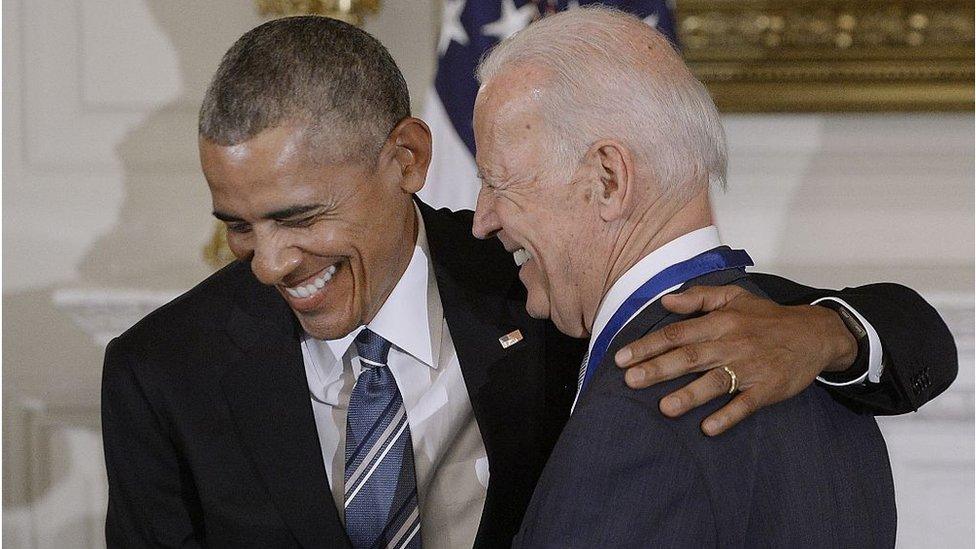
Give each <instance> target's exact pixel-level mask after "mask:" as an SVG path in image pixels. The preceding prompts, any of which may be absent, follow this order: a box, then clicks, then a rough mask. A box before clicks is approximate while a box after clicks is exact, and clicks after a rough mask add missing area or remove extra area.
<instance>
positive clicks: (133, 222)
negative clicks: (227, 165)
mask: <svg viewBox="0 0 976 549" xmlns="http://www.w3.org/2000/svg"><path fill="white" fill-rule="evenodd" d="M384 4H386V5H385V7H384V8H383V11H382V13H381V14H380V16H378V17H377V18H375V19H373V20H371V21H370V22H369V23H368V25H367V29H368V30H370V31H371V32H373V33H374V34H376V35H377V36H379V37H380V38H381V39H382V40H383V41H384V43H386V44H387V46H388V47H389V48H390V50H391V52H392V53H393V55H394V57H395V58H396V59H397V61H398V63H400V65H401V67H402V68H403V70H404V72H405V74H406V77H407V82H408V84H409V86H410V88H411V92H412V96H413V107H414V109H415V111H417V112H419V111H420V105H421V104H422V100H423V95H424V93H425V91H426V87H427V83H428V82H429V81H430V77H431V74H432V69H433V64H432V61H433V57H432V52H433V45H434V40H435V38H436V28H437V24H436V21H437V17H436V13H437V12H438V6H437V4H436V2H435V1H434V0H396V1H387V2H384ZM3 9H4V18H3V31H4V33H3V61H4V62H3V77H4V102H3V115H4V132H3V152H4V155H3V174H4V185H3V199H4V211H3V214H4V215H3V229H4V231H3V260H4V267H5V269H4V270H3V308H4V312H6V313H7V314H6V315H4V317H3V336H4V341H5V343H6V346H5V349H4V351H5V353H4V358H5V360H4V362H3V380H4V385H3V396H4V399H3V412H4V414H3V443H4V444H3V486H4V488H3V508H4V527H3V541H5V542H8V543H11V545H12V546H14V547H90V546H99V545H100V544H101V543H103V542H102V541H101V513H102V512H103V511H104V509H103V506H104V485H103V482H104V480H103V475H104V472H103V471H102V470H101V462H100V460H101V453H100V452H101V449H100V441H99V438H98V430H97V405H98V385H99V376H100V369H101V348H100V347H99V345H97V344H96V343H95V342H94V341H93V340H92V338H91V337H90V336H89V334H88V333H86V332H85V331H84V330H82V329H81V328H80V327H79V326H78V325H77V324H76V323H75V322H74V321H73V320H72V319H71V318H70V317H69V315H68V313H67V312H66V311H65V310H63V309H59V308H57V307H56V306H55V305H54V304H53V301H52V293H53V292H55V291H63V290H64V289H65V288H68V289H74V290H78V291H79V292H80V294H77V295H91V292H90V289H92V288H102V289H105V290H106V291H107V292H108V293H106V294H105V295H109V296H118V295H120V294H119V292H118V290H120V289H129V290H134V291H137V292H138V294H131V293H130V294H125V295H128V296H130V297H131V296H132V295H137V296H143V297H146V296H149V297H148V298H147V301H146V302H147V303H148V302H154V301H153V300H154V299H155V300H157V301H158V299H160V297H159V296H165V295H169V294H170V293H174V292H178V291H180V290H182V289H185V288H187V287H189V286H190V285H191V284H192V283H193V282H194V281H196V280H199V279H200V278H202V277H204V276H205V275H206V274H207V272H208V269H207V268H206V266H205V265H204V264H203V262H202V261H201V259H200V249H201V247H202V246H203V244H204V243H205V242H206V240H207V237H208V236H209V234H210V230H211V228H212V224H211V223H212V222H211V220H210V217H209V197H208V194H207V191H206V187H205V184H204V181H203V178H202V176H201V175H200V172H199V168H198V165H197V158H196V130H195V122H196V109H197V107H198V104H199V101H200V98H201V97H202V94H203V91H204V88H205V86H206V83H207V81H208V79H209V77H210V75H211V74H212V72H213V70H214V69H215V67H216V65H217V63H218V61H219V58H220V55H221V54H222V53H223V52H224V51H225V50H226V49H227V48H228V47H229V46H230V44H231V43H232V42H233V41H234V40H235V39H236V38H237V37H238V36H239V35H240V34H241V33H243V32H244V31H246V30H247V29H249V28H251V27H252V26H254V25H256V24H258V23H259V22H260V19H259V18H258V17H257V15H256V14H255V12H254V10H253V7H252V4H251V3H250V2H246V1H245V2H241V1H239V0H210V1H208V2H194V1H191V0H174V1H167V2H156V1H149V0H143V1H136V2H133V1H131V0H63V1H58V2H55V1H53V0H42V1H34V2H28V1H26V0H5V1H4V2H3ZM726 125H727V128H728V133H729V139H730V143H731V156H732V164H731V169H730V180H729V192H728V193H727V194H725V195H722V196H719V197H717V206H716V211H717V215H718V218H719V222H720V225H721V226H722V228H723V234H724V236H725V237H726V239H727V240H729V241H730V242H734V243H736V244H741V245H743V246H746V247H748V248H749V249H750V251H751V252H752V253H753V255H754V257H756V258H757V260H758V262H759V264H760V267H763V268H767V269H774V270H780V271H783V272H786V273H787V274H789V275H791V276H793V277H794V278H797V279H799V280H801V281H803V282H808V283H813V284H825V285H844V284H853V283H861V282H866V281H871V280H878V279H890V280H895V281H903V282H907V283H910V284H912V285H913V286H914V287H916V288H919V289H921V290H923V291H924V292H925V293H926V295H928V296H930V297H932V298H933V299H937V300H939V305H940V307H942V308H943V310H944V311H945V312H946V313H947V315H951V316H952V319H953V320H952V321H951V322H950V323H951V324H952V325H953V327H954V329H955V330H957V331H959V332H960V333H961V334H962V337H963V339H964V340H966V341H968V342H969V344H968V346H964V347H961V351H962V353H963V355H964V361H965V363H964V364H965V366H964V368H963V371H962V372H961V374H960V381H959V382H957V384H956V386H955V387H954V388H953V394H952V395H947V397H946V398H945V399H940V401H939V402H937V403H935V404H933V408H932V410H934V411H933V412H931V413H930V414H929V416H931V417H927V416H926V413H927V412H928V411H926V412H923V413H922V414H919V415H918V416H916V417H912V418H905V419H902V420H900V423H899V422H898V421H895V422H889V423H890V426H889V425H888V424H886V425H885V429H886V433H887V434H888V436H889V447H890V449H891V453H892V461H893V463H894V464H895V466H896V474H898V475H901V476H900V477H899V478H900V479H901V480H899V482H900V483H899V486H898V487H899V498H900V499H899V505H900V508H901V509H902V511H903V512H902V513H901V517H902V529H901V532H902V543H903V544H904V545H905V546H912V545H914V543H911V542H912V541H914V540H920V539H922V538H923V537H925V539H928V540H933V539H935V540H938V539H944V540H947V541H959V540H970V541H969V544H971V540H972V523H971V521H969V522H966V523H961V524H954V523H951V521H950V523H949V524H948V525H946V527H944V528H935V527H934V526H933V524H934V523H931V521H932V517H933V516H938V514H937V513H936V511H937V510H938V509H939V507H940V506H941V507H943V508H945V507H946V506H948V507H949V508H954V509H957V511H953V512H954V513H955V514H951V513H950V514H951V516H952V517H958V516H968V517H971V516H972V513H973V509H972V499H971V496H972V494H971V489H969V488H970V487H971V486H972V462H973V448H972V437H971V434H972V427H973V424H972V394H973V377H972V368H973V366H972V345H971V341H972V325H973V319H972V291H973V286H972V282H973V279H972V277H973V150H972V145H973V121H972V116H971V115H963V114H949V115H931V114H914V115H907V114H893V115H843V116H840V115H838V116H825V115H800V116H796V115H775V116H759V115H756V116H735V117H727V118H726ZM152 291H154V292H156V293H146V292H152ZM61 295H65V294H63V293H62V294H61ZM127 299H129V298H127ZM69 301H70V300H69ZM62 302H64V300H63V299H62ZM128 302H129V303H131V302H132V301H131V299H129V301H128ZM130 306H131V307H134V308H133V309H132V311H135V312H131V311H130V313H129V314H132V315H138V314H139V313H138V311H139V310H140V309H139V306H138V305H130ZM94 318H95V319H96V321H98V318H100V317H99V316H98V315H94ZM115 328H116V327H115V326H112V325H110V324H107V325H105V326H92V325H89V326H88V330H89V332H93V333H110V332H111V331H112V330H114V329H115ZM941 402H947V403H949V404H946V405H945V406H943V408H944V409H940V408H938V407H937V405H940V406H941ZM940 410H941V411H940ZM960 410H961V411H962V412H964V413H961V412H960ZM902 424H904V426H902ZM959 433H966V438H965V440H963V439H962V438H961V435H960V434H959ZM926 437H928V438H926ZM913 441H921V443H919V442H913ZM945 448H950V451H945V450H944V449H945ZM902 458H904V459H902ZM963 488H965V490H962V489H963ZM953 490H955V492H953ZM963 492H965V493H963ZM945 494H949V495H948V496H946V495H945ZM946 498H948V500H949V503H948V504H947V503H946ZM954 498H955V499H954ZM967 506H968V507H967ZM905 509H912V510H913V512H912V513H910V514H906V513H905V512H904V510H905ZM913 517H914V518H913ZM913 521H914V522H913ZM927 521H928V522H927ZM912 536H915V537H912ZM938 536H948V537H944V538H939V537H938Z"/></svg>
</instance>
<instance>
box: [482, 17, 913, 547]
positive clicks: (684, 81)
mask: <svg viewBox="0 0 976 549" xmlns="http://www.w3.org/2000/svg"><path fill="white" fill-rule="evenodd" d="M479 79H480V82H481V89H480V90H479V93H478V98H477V101H476V104H475V118H474V129H475V137H476V142H477V159H476V160H477V163H478V168H479V171H480V174H481V177H482V179H483V186H482V189H481V191H480V194H479V197H478V206H477V210H476V213H475V219H474V233H475V235H476V236H479V237H481V238H488V237H490V236H497V237H498V239H499V240H501V242H502V243H503V244H504V245H505V247H506V249H509V250H512V251H514V252H515V253H516V255H517V256H518V257H521V264H522V265H521V271H520V274H519V277H520V279H521V280H522V282H523V283H524V284H525V286H526V288H527V290H528V297H527V305H526V307H527V310H528V311H529V313H530V314H532V316H535V317H549V318H551V319H552V320H553V322H554V323H555V324H556V326H557V327H558V328H559V329H560V330H561V331H562V332H564V333H566V334H569V335H572V336H576V337H583V336H590V341H589V354H588V360H587V361H585V362H584V367H583V368H582V369H581V373H580V377H579V380H580V383H579V388H578V392H577V396H576V402H575V404H574V411H573V413H572V415H571V416H570V419H569V422H568V423H567V425H566V428H565V429H564V430H563V432H562V435H561V436H560V438H559V440H558V442H557V444H556V447H555V449H554V451H553V453H552V455H551V457H550V459H549V462H548V463H547V465H546V467H545V469H544V470H543V474H542V476H541V478H540V480H539V483H538V485H537V487H536V490H535V493H534V495H533V497H532V501H531V503H530V505H529V509H528V511H527V513H526V516H525V519H524V521H523V524H522V528H521V531H520V533H519V536H518V537H517V538H516V542H515V545H516V546H518V547H533V548H537V547H657V546H666V547H716V546H721V547H748V546H772V547H839V546H847V547H881V546H891V545H892V544H893V543H894V534H895V507H894V491H893V486H892V479H891V470H890V467H889V464H888V458H887V453H886V448H885V443H884V440H883V438H882V437H881V433H880V432H879V430H878V427H877V425H876V424H875V421H874V419H873V418H872V417H870V416H867V415H858V414H856V413H853V412H851V411H850V410H848V409H846V408H844V407H843V406H841V405H839V404H838V403H837V402H835V401H834V400H833V399H832V398H831V397H830V395H829V394H828V393H827V391H825V390H824V389H823V388H822V387H821V386H811V387H810V388H807V389H806V390H804V391H803V392H801V393H800V394H799V395H798V396H797V397H795V398H793V399H790V400H788V401H785V402H783V403H781V404H779V405H778V406H775V407H770V408H767V409H765V410H762V411H760V412H758V413H757V414H755V415H754V416H752V417H751V418H749V419H747V420H745V421H744V422H743V423H742V424H741V425H740V426H739V427H738V428H736V429H734V430H732V431H729V432H728V433H726V434H725V435H723V436H721V437H717V438H707V437H704V436H703V435H702V433H701V432H700V431H699V428H698V426H699V423H700V422H701V421H702V420H703V419H704V418H706V417H707V416H708V414H709V413H711V412H712V411H714V410H715V409H717V408H718V407H719V406H721V405H722V404H725V403H726V402H728V399H730V398H731V396H729V397H727V398H725V399H718V400H716V401H714V402H713V403H710V404H706V405H705V406H702V407H701V408H699V409H697V410H695V411H693V412H691V413H689V414H687V415H685V416H683V417H680V418H677V419H670V418H666V417H664V416H662V415H661V414H660V413H659V412H658V407H659V403H660V401H661V399H662V398H663V397H664V396H665V395H667V394H668V392H669V391H671V390H674V389H675V388H677V387H678V386H680V385H681V384H683V383H687V382H688V381H690V380H691V378H688V377H680V378H678V379H676V380H673V381H669V382H667V383H663V384H659V385H657V386H654V387H652V388H650V389H646V390H643V391H633V390H631V389H630V388H629V387H627V384H626V382H625V373H624V371H622V370H621V369H619V368H617V367H614V364H613V362H614V355H615V353H616V352H617V351H618V350H619V349H621V348H622V347H623V346H624V345H625V344H627V343H629V342H631V341H634V340H635V339H637V338H640V337H644V336H646V335H647V334H654V333H664V332H667V328H666V327H667V326H669V325H670V326H674V325H675V323H676V322H677V321H679V320H681V319H682V318H684V317H686V316H687V315H686V314H682V313H689V312H691V311H693V310H694V307H688V306H687V305H678V306H675V302H674V301H673V302H672V304H671V306H670V308H671V309H672V310H675V309H677V311H676V312H671V311H669V310H667V309H665V307H664V306H663V305H662V303H661V298H662V296H664V295H666V294H669V293H672V292H675V291H680V290H681V289H687V288H688V287H690V286H692V285H696V286H718V285H733V287H734V288H735V289H729V290H726V292H727V293H728V300H729V301H735V300H738V299H746V297H745V294H746V292H747V291H748V292H753V293H757V294H761V293H762V292H761V290H760V289H759V288H758V287H757V285H756V284H755V283H754V282H753V280H752V275H750V274H747V273H746V272H745V270H744V268H745V267H746V266H750V265H752V262H751V260H750V259H749V257H748V255H747V254H746V253H745V251H743V250H733V249H730V248H728V247H726V246H723V245H722V244H721V242H720V240H719V235H718V231H717V229H716V227H714V226H713V222H712V218H711V207H710V203H709V187H710V185H713V184H722V183H723V182H724V178H725V164H726V151H725V138H724V135H723V130H722V126H721V124H720V121H719V117H718V113H717V111H716V109H715V106H714V104H713V103H712V101H711V99H710V97H709V95H708V93H707V91H706V90H705V88H704V87H703V86H702V84H701V83H700V82H698V81H697V80H696V79H695V78H694V76H693V75H692V74H691V73H690V71H689V70H688V68H687V67H686V66H685V65H684V63H683V62H682V60H681V58H680V57H679V56H678V54H677V53H676V52H675V51H674V49H673V48H672V47H671V45H670V44H669V43H668V42H667V41H666V40H665V38H664V37H663V36H662V35H660V34H659V33H658V32H657V31H655V30H653V29H651V28H650V27H648V26H647V25H645V24H644V23H643V22H642V21H640V20H639V19H637V18H636V17H632V16H630V15H626V14H623V13H620V12H616V11H613V10H609V9H606V8H592V9H579V10H573V11H569V12H565V13H562V14H558V15H554V16H551V17H548V18H546V19H543V20H542V21H540V22H537V23H535V24H533V25H531V26H530V27H528V28H527V29H525V30H523V31H521V32H520V33H518V34H516V35H514V36H513V37H511V38H509V39H508V40H506V41H505V42H503V43H502V44H500V45H499V46H498V47H497V48H496V49H495V50H493V51H492V52H491V53H490V54H489V55H488V57H487V58H486V59H485V60H484V61H483V62H482V64H481V66H480V68H479ZM701 291H702V290H690V291H689V292H688V293H692V294H694V293H695V292H701ZM702 295H704V294H702ZM685 297H687V296H685ZM699 297H700V296H699ZM699 300H700V299H699ZM718 321H719V320H717V319H714V320H713V319H702V320H700V321H699V322H718ZM692 322H694V321H692ZM662 331H663V332H662ZM712 372H713V373H712V374H710V375H709V376H707V377H703V378H702V379H701V380H699V381H702V380H706V382H707V383H710V384H712V385H717V386H720V387H723V388H725V389H728V392H729V393H730V394H731V393H734V392H735V391H736V390H737V388H738V385H737V382H738V380H737V376H736V373H735V371H734V370H733V369H732V368H729V367H724V368H721V369H715V370H712Z"/></svg>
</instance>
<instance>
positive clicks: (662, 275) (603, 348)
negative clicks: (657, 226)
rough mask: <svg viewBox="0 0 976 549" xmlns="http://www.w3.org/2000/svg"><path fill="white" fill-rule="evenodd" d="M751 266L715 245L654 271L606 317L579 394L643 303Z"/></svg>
mask: <svg viewBox="0 0 976 549" xmlns="http://www.w3.org/2000/svg"><path fill="white" fill-rule="evenodd" d="M752 265H753V262H752V258H751V257H749V254H747V253H746V251H745V250H733V249H731V248H729V247H727V246H722V247H720V248H715V249H713V250H709V251H707V252H704V253H701V254H698V255H696V256H695V257H693V258H691V259H688V260H685V261H682V262H681V263H675V264H674V265H672V266H670V267H668V268H667V269H664V270H663V271H661V272H659V273H657V274H656V275H654V276H653V277H651V279H650V280H648V281H647V282H645V283H644V284H642V285H641V287H640V288H637V290H636V291H634V293H632V294H630V297H628V298H627V299H626V300H625V301H624V303H623V305H621V306H620V308H619V309H617V312H616V313H614V314H613V316H612V317H610V321H609V322H607V325H606V326H605V327H604V328H603V331H601V332H600V335H599V336H597V338H596V342H595V343H594V344H593V350H592V351H591V352H590V358H589V360H588V361H587V363H586V375H585V376H584V377H583V383H582V384H581V385H580V391H579V394H583V389H585V388H586V384H587V383H589V381H590V378H592V377H593V374H594V372H596V368H597V366H599V365H600V362H602V361H603V356H604V355H606V354H607V349H609V348H610V343H611V342H612V341H613V338H614V337H616V336H617V332H619V331H620V329H621V328H623V327H624V324H626V323H627V321H628V320H630V317H631V316H633V315H634V313H636V312H637V311H639V310H640V309H641V308H642V307H643V306H644V305H647V304H648V303H650V301H651V300H652V299H654V298H655V297H657V296H658V295H659V294H661V293H663V292H664V291H666V290H667V289H668V288H672V287H674V286H679V285H681V284H684V283H685V282H688V281H689V280H691V279H693V278H698V277H700V276H704V275H707V274H709V273H714V272H718V271H725V270H728V269H742V268H744V267H751V266H752Z"/></svg>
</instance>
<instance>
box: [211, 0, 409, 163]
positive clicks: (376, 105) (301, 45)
mask: <svg viewBox="0 0 976 549" xmlns="http://www.w3.org/2000/svg"><path fill="white" fill-rule="evenodd" d="M408 116H410V94H409V92H408V90H407V84H406V82H405V81H404V79H403V75H402V74H401V73H400V69H399V68H398V67H397V65H396V62H394V61H393V58H392V57H391V56H390V52H388V51H387V50H386V48H385V47H383V44H381V43H380V41H379V40H377V39H376V38H374V37H372V36H370V35H369V34H367V33H366V32H364V31H362V30H360V29H358V28H356V27H354V26H352V25H350V24H348V23H345V22H342V21H338V20H336V19H330V18H328V17H321V16H314V15H307V16H297V17H285V18H282V19H275V20H273V21H269V22H267V23H264V24H262V25H260V26H258V27H255V28H254V29H252V30H250V31H248V32H247V33H246V34H244V36H242V37H241V38H240V39H238V40H237V42H235V43H234V45H233V46H231V48H230V50H228V51H227V53H226V54H224V58H223V59H222V60H221V62H220V66H219V67H218V68H217V73H216V74H215V75H214V77H213V81H211V83H210V87H209V88H208V89H207V93H206V95H205V96H204V99H203V105H202V107H201V108H200V120H199V132H200V135H201V136H202V137H204V138H206V139H207V140H209V141H212V142H214V143H217V144H218V145H222V146H229V145H236V144H239V143H242V142H244V141H247V140H248V139H250V138H252V137H254V136H255V135H257V134H258V133H260V132H261V131H263V130H265V129H269V128H274V127H277V126H278V125H280V124H282V123H285V122H290V123H300V124H304V125H306V126H307V127H309V128H312V129H313V130H314V133H316V134H327V135H325V136H323V137H327V138H328V139H329V140H330V141H338V142H342V143H343V146H344V147H346V148H347V149H353V150H343V151H341V152H342V154H343V156H344V157H354V156H360V157H362V158H369V157H372V156H375V154H376V153H378V152H379V149H380V148H381V147H382V145H383V143H384V141H385V140H386V137H387V135H388V134H389V132H390V130H392V129H393V127H394V126H396V124H397V123H398V122H400V121H401V120H403V119H404V118H406V117H408ZM357 140H358V142H357Z"/></svg>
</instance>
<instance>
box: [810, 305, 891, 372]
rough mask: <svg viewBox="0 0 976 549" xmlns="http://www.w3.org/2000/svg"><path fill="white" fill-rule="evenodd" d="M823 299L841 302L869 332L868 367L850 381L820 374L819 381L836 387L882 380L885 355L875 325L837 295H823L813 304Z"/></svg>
mask: <svg viewBox="0 0 976 549" xmlns="http://www.w3.org/2000/svg"><path fill="white" fill-rule="evenodd" d="M821 301H833V302H835V303H838V304H840V305H841V306H842V307H844V308H845V309H847V311H848V312H850V313H851V314H852V315H854V318H856V319H857V321H858V322H860V323H861V326H863V327H864V331H865V332H867V334H868V369H867V371H866V372H864V373H863V374H861V375H859V376H858V377H856V378H855V379H852V380H849V381H843V382H837V381H827V380H826V379H824V378H822V377H820V376H817V381H819V382H820V383H823V384H825V385H832V386H834V387H843V386H847V385H861V384H863V383H864V382H865V380H867V381H870V382H871V383H878V382H880V381H881V373H882V370H883V366H882V363H881V357H882V355H883V352H884V350H883V349H882V348H881V338H880V337H878V332H877V331H876V330H875V329H874V326H871V323H870V322H868V321H867V319H866V318H864V317H863V316H861V313H859V312H857V310H856V309H854V307H851V306H850V305H849V304H848V303H847V302H846V301H844V300H843V299H839V298H836V297H822V298H820V299H818V300H816V301H814V302H813V303H811V305H816V304H817V303H820V302H821Z"/></svg>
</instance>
